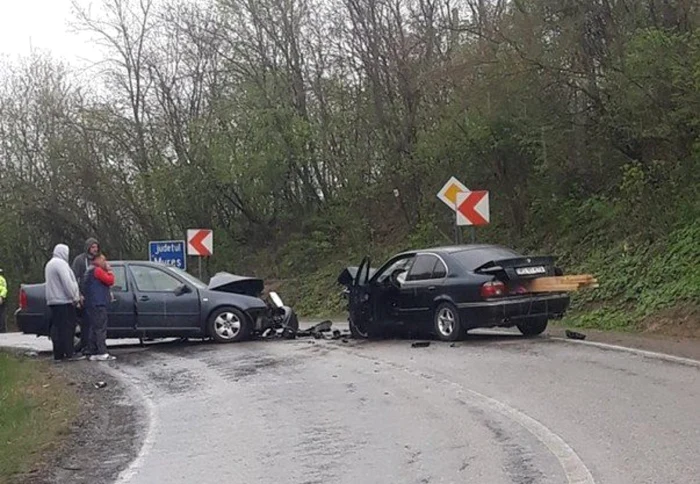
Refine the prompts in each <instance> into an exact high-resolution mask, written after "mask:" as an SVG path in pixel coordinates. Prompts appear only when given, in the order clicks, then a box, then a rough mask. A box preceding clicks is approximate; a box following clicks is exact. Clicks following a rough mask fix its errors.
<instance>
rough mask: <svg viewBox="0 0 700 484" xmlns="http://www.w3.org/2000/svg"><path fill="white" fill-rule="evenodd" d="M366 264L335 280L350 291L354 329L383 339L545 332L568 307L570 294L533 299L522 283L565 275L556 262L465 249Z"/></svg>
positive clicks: (488, 248) (495, 249)
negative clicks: (400, 329) (402, 334)
mask: <svg viewBox="0 0 700 484" xmlns="http://www.w3.org/2000/svg"><path fill="white" fill-rule="evenodd" d="M370 265H371V264H370V260H369V259H368V258H365V259H364V260H363V261H362V263H361V264H360V266H359V267H348V268H346V269H345V270H343V272H342V273H341V274H340V276H339V277H338V282H339V283H340V284H342V285H344V286H346V288H347V290H346V294H347V297H348V311H349V323H350V330H351V331H352V333H353V335H354V336H355V337H361V338H367V337H372V336H378V335H380V334H382V333H384V332H385V331H386V330H388V329H389V328H391V327H393V326H397V325H402V326H409V327H415V328H416V329H428V330H430V331H431V332H432V333H433V334H434V335H435V336H437V337H438V338H439V339H441V340H445V341H455V340H458V339H460V338H462V337H463V336H464V334H465V333H466V332H467V331H468V330H470V329H474V328H491V327H497V326H498V327H512V326H517V327H518V329H519V330H520V331H521V332H522V333H523V334H524V335H526V336H534V335H538V334H540V333H542V332H543V331H544V330H545V329H546V328H547V322H548V321H549V320H550V319H554V318H561V317H562V316H563V315H564V313H565V312H566V310H567V309H568V307H569V296H568V294H567V293H540V294H533V293H528V291H527V289H526V288H525V287H524V285H523V283H524V281H526V280H528V279H532V278H535V277H543V276H554V275H562V271H561V270H560V269H559V268H556V267H555V266H554V259H553V257H525V256H522V255H521V254H518V253H517V252H515V251H513V250H511V249H508V248H506V247H501V246H496V245H464V246H453V247H440V248H433V249H426V250H416V251H410V252H404V253H401V254H398V255H396V256H394V257H392V258H391V259H389V260H388V261H387V262H386V263H385V264H384V265H382V266H381V267H380V268H379V269H377V270H373V269H372V268H371V267H370Z"/></svg>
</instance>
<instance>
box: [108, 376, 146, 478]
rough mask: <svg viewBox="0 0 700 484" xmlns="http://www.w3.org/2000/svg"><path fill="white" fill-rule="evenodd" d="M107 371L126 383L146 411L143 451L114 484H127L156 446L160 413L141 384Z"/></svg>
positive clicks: (141, 450)
mask: <svg viewBox="0 0 700 484" xmlns="http://www.w3.org/2000/svg"><path fill="white" fill-rule="evenodd" d="M105 369H106V370H107V372H108V373H111V374H112V375H113V376H114V377H115V378H117V379H119V380H120V381H122V382H124V383H125V387H126V388H127V391H129V392H132V393H134V394H135V396H136V397H137V398H138V399H140V400H141V401H142V402H143V406H144V408H145V410H146V420H147V424H146V425H147V428H146V435H145V436H144V439H143V443H142V444H141V449H140V450H139V453H138V454H137V455H136V457H135V458H134V460H132V461H131V463H130V464H129V466H128V467H127V468H126V469H124V470H123V471H121V472H120V473H119V476H117V480H116V481H115V483H114V484H127V483H129V482H130V481H131V480H132V479H133V478H134V477H135V476H136V475H137V474H138V472H139V469H141V467H143V464H144V460H145V459H146V456H147V455H148V454H149V452H150V451H151V449H152V448H153V445H154V444H155V441H156V430H157V427H158V412H157V410H156V406H155V404H154V403H153V400H151V398H150V397H149V396H148V395H146V393H145V392H144V391H142V390H141V389H140V388H139V382H136V381H134V380H133V379H132V378H131V377H129V376H128V375H126V374H124V373H122V372H120V371H118V370H116V369H114V368H111V367H107V366H106V365H105Z"/></svg>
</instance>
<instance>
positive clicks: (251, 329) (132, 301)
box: [15, 261, 299, 343]
mask: <svg viewBox="0 0 700 484" xmlns="http://www.w3.org/2000/svg"><path fill="white" fill-rule="evenodd" d="M111 266H112V270H113V272H114V276H115V283H114V286H113V287H112V302H111V304H110V306H109V307H108V308H107V311H108V315H109V321H108V325H107V337H108V338H164V337H194V338H197V337H202V338H205V337H208V338H211V339H213V340H214V341H216V342H219V343H229V342H235V341H242V340H245V339H248V338H250V337H251V336H254V335H255V334H260V333H262V332H264V331H266V330H267V329H270V328H272V329H287V328H289V329H290V330H292V331H296V330H297V329H298V326H299V323H298V321H297V317H296V315H295V314H294V312H293V311H292V309H291V308H289V307H288V306H285V305H284V304H283V303H282V300H281V299H280V297H279V296H278V295H277V294H275V293H270V295H269V299H270V301H265V300H263V299H262V298H261V293H262V291H263V288H264V283H263V281H262V280H261V279H256V278H252V277H243V276H236V275H233V274H229V273H226V272H222V273H219V274H216V275H215V276H214V277H212V278H211V280H210V281H209V284H205V283H203V282H202V281H200V280H199V279H197V278H195V277H193V276H192V275H190V274H188V273H187V272H185V271H183V270H180V269H177V268H174V267H169V266H165V265H161V264H156V263H152V262H143V261H131V262H130V261H117V262H112V263H111ZM19 299H20V307H19V309H18V310H17V312H16V313H15V316H16V320H17V325H18V326H19V329H20V330H21V331H22V332H23V333H28V334H36V335H45V336H48V335H49V334H50V333H49V312H48V308H47V306H46V298H45V288H44V284H23V285H22V287H21V288H20V297H19Z"/></svg>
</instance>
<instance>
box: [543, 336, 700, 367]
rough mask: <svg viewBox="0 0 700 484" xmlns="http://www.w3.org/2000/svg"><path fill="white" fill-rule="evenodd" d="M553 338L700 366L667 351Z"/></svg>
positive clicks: (696, 362) (693, 361) (695, 361)
mask: <svg viewBox="0 0 700 484" xmlns="http://www.w3.org/2000/svg"><path fill="white" fill-rule="evenodd" d="M551 339H553V340H555V341H563V342H565V343H573V344H580V345H587V346H594V347H596V348H602V349H607V350H614V351H624V352H625V353H632V354H634V355H639V356H644V357H646V358H654V359H657V360H664V361H669V362H671V363H679V364H682V365H689V366H696V367H700V361H698V360H693V359H692V358H683V357H682V356H673V355H668V354H666V353H657V352H656V351H647V350H640V349H637V348H630V347H628V346H619V345H611V344H607V343H599V342H597V341H582V340H577V339H567V338H557V337H552V338H551Z"/></svg>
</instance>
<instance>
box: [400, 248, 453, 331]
mask: <svg viewBox="0 0 700 484" xmlns="http://www.w3.org/2000/svg"><path fill="white" fill-rule="evenodd" d="M446 275H447V269H446V268H444V263H443V262H442V261H441V260H440V258H439V257H437V256H436V255H434V254H418V255H417V256H416V260H415V262H414V263H413V266H412V267H411V270H410V271H409V273H408V276H407V277H406V282H405V283H404V284H402V285H401V301H400V305H401V313H402V314H403V316H404V318H410V319H425V318H426V317H430V316H431V314H430V312H431V310H432V302H433V300H434V298H435V297H436V296H437V294H438V292H439V291H440V286H441V284H442V280H443V279H444V278H445V276H446Z"/></svg>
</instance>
